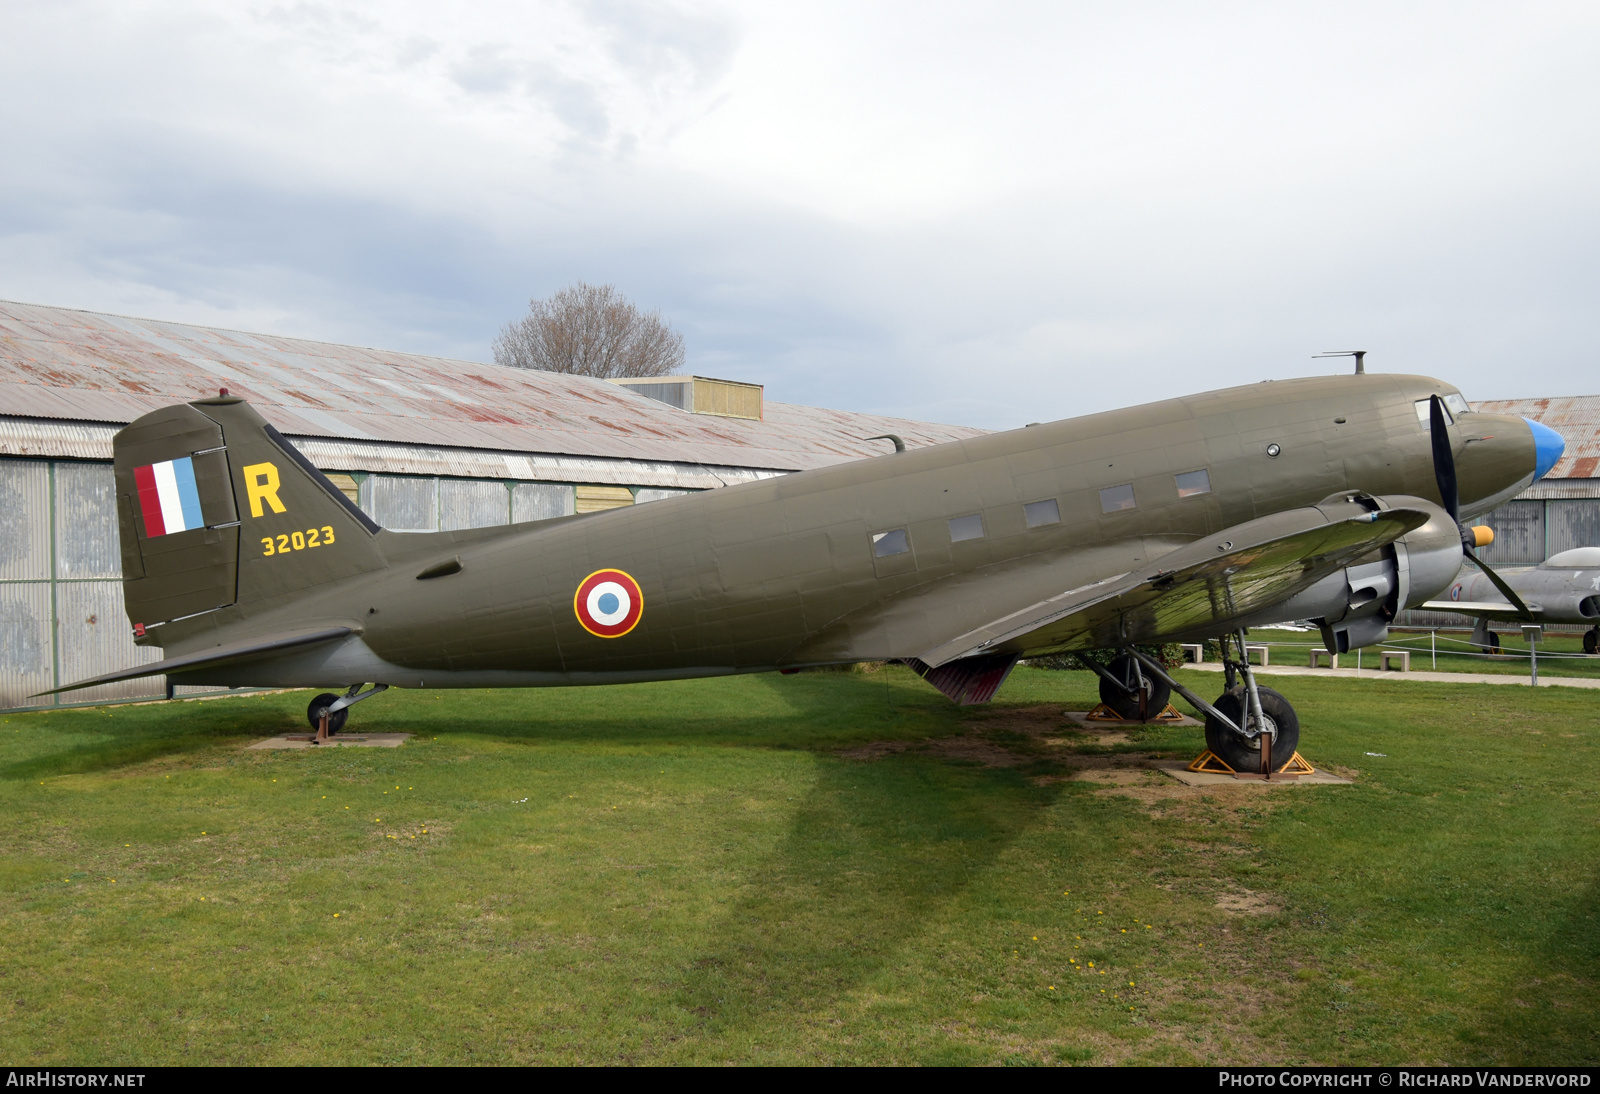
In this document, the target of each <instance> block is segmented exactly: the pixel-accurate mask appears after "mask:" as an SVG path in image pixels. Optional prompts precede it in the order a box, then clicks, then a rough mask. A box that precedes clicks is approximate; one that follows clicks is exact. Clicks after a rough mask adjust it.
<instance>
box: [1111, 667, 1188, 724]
mask: <svg viewBox="0 0 1600 1094" xmlns="http://www.w3.org/2000/svg"><path fill="white" fill-rule="evenodd" d="M1137 664H1138V662H1136V661H1135V660H1134V659H1133V658H1132V657H1131V656H1130V655H1128V654H1126V653H1124V654H1121V655H1120V656H1118V657H1117V658H1115V659H1114V660H1113V661H1112V662H1111V664H1109V665H1107V666H1106V671H1107V672H1109V673H1111V675H1112V676H1115V677H1116V678H1117V679H1118V680H1125V681H1127V683H1128V687H1129V688H1130V689H1132V688H1133V687H1134V686H1135V681H1137V680H1138V678H1139V676H1140V675H1143V677H1144V710H1145V714H1144V716H1145V719H1147V720H1148V719H1150V718H1154V717H1155V716H1156V715H1157V714H1160V713H1161V712H1162V711H1163V710H1166V709H1167V701H1168V700H1169V699H1171V698H1172V689H1171V688H1169V687H1168V686H1167V685H1166V684H1165V683H1163V682H1162V681H1160V680H1157V679H1156V678H1155V677H1154V676H1151V675H1150V673H1149V672H1148V671H1143V670H1141V671H1140V672H1138V673H1136V672H1135V671H1134V667H1135V666H1136V665H1137ZM1100 701H1101V702H1102V703H1104V704H1105V705H1106V706H1108V707H1110V708H1111V709H1112V710H1114V711H1116V712H1117V717H1119V718H1122V719H1123V720H1125V721H1129V722H1137V721H1139V720H1140V719H1139V694H1138V692H1136V691H1133V690H1129V691H1123V690H1122V689H1121V688H1119V687H1117V686H1116V685H1115V684H1113V683H1111V682H1110V681H1109V680H1107V679H1106V678H1105V677H1103V676H1102V677H1101V678H1100Z"/></svg>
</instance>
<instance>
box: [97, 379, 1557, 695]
mask: <svg viewBox="0 0 1600 1094" xmlns="http://www.w3.org/2000/svg"><path fill="white" fill-rule="evenodd" d="M1433 394H1440V395H1451V396H1456V399H1454V400H1452V401H1453V402H1454V403H1455V405H1457V406H1458V407H1459V406H1460V405H1461V404H1460V403H1459V396H1457V394H1456V392H1455V389H1454V388H1453V387H1451V386H1450V385H1447V384H1442V383H1440V382H1439V381H1437V380H1432V379H1428V378H1426V377H1415V376H1394V375H1381V374H1367V375H1355V376H1334V377H1319V378H1311V379H1300V380H1288V381H1275V382H1269V383H1261V384H1256V385H1251V386H1247V387H1238V388H1232V389H1228V390H1223V391H1215V392H1208V393H1205V394H1200V395H1193V396H1187V397H1183V398H1176V399H1168V400H1164V401H1162V402H1157V403H1151V404H1148V405H1145V406H1139V407H1133V408H1129V409H1125V410H1117V411H1111V412H1107V413H1101V414H1093V415H1088V416H1085V417H1081V418H1072V419H1066V420H1063V421H1057V422H1051V423H1048V424H1042V425H1036V426H1030V427H1027V428H1023V429H1016V430H1012V431H1009V432H1005V433H997V434H990V435H987V436H983V437H978V438H975V439H969V440H962V441H955V442H950V443H947V444H942V445H936V446H931V447H927V448H921V449H912V450H910V451H906V452H897V453H894V454H888V455H884V456H882V457H879V458H875V459H869V460H860V461H854V462H850V463H845V464H840V465H836V466H832V467H827V468H823V469H820V470H815V471H807V472H800V473H796V474H791V475H786V476H781V477H775V478H770V479H765V480H762V481H759V482H753V483H748V484H742V485H738V486H731V487H726V488H722V489H717V490H710V491H706V492H703V493H698V494H691V495H686V496H682V497H675V498H669V499H664V500H660V501H654V502H650V503H648V504H643V505H637V506H633V507H627V508H621V509H613V510H609V511H605V512H601V513H596V514H591V515H586V516H580V517H567V518H560V519H556V520H550V521H542V522H537V523H532V524H524V525H515V526H509V527H498V528H486V529H474V530H470V531H464V532H439V533H426V534H405V533H395V532H389V531H382V530H374V529H375V526H373V525H371V523H370V521H368V520H367V519H366V518H365V517H364V516H362V515H359V514H353V513H350V512H345V511H341V509H340V507H339V506H338V505H336V504H335V501H337V499H334V500H330V499H329V498H328V497H327V496H326V490H325V489H324V488H323V487H321V486H316V487H315V488H313V487H312V486H309V485H308V484H310V483H311V479H310V478H309V477H308V476H309V475H315V474H316V473H315V472H308V471H306V470H305V469H304V468H302V467H300V466H298V465H296V464H295V462H294V461H293V460H289V459H285V458H284V456H283V454H282V453H281V452H276V453H275V450H274V449H273V448H272V447H271V445H269V444H267V443H266V442H265V441H262V442H261V443H255V442H253V441H249V440H247V439H246V438H247V436H248V434H249V430H250V429H252V428H254V423H259V422H260V419H259V418H258V417H257V416H256V415H255V413H254V411H253V410H251V409H250V408H249V407H248V405H247V404H243V403H241V402H239V401H238V400H205V401H201V402H198V403H195V404H189V405H188V407H186V408H174V409H175V411H176V409H188V410H191V411H192V412H194V413H195V414H197V415H201V416H203V417H205V418H208V419H210V420H212V421H214V422H215V423H216V425H217V431H218V438H209V434H208V435H207V436H206V437H201V434H202V433H205V426H204V424H203V423H200V424H196V423H191V422H187V421H186V422H185V423H182V428H184V429H188V430H191V431H192V432H193V433H194V435H195V437H196V438H198V439H197V440H196V441H195V445H196V447H197V448H199V449H203V448H207V447H212V446H213V444H215V445H220V444H221V442H220V439H219V438H220V435H221V434H226V436H227V444H226V449H227V459H228V464H229V467H231V469H232V470H231V475H232V493H231V497H228V498H225V499H222V500H221V501H219V502H218V504H219V505H225V506H226V508H228V509H229V511H230V520H234V521H237V528H236V529H232V530H228V529H223V530H219V531H217V532H216V533H215V535H214V538H215V539H216V542H215V543H207V544H204V545H196V546H195V547H194V548H193V549H194V550H196V551H199V552H201V553H202V554H204V553H205V552H209V554H205V559H203V560H202V559H200V558H199V556H198V555H197V556H196V559H197V561H196V562H195V564H194V565H195V566H196V567H199V566H201V565H202V564H204V565H214V564H215V565H223V566H224V567H232V569H230V570H229V574H230V575H231V574H232V573H233V570H234V569H236V571H237V577H236V582H237V584H236V587H235V588H234V590H233V593H232V595H233V600H232V601H231V602H227V603H224V602H223V601H222V600H221V599H220V598H219V597H218V595H217V594H215V593H214V592H208V593H207V595H211V596H212V597H213V604H215V605H216V606H211V605H207V606H206V607H205V609H204V610H194V611H192V613H185V612H180V611H176V610H171V609H173V608H174V607H188V608H191V609H193V608H194V604H195V603H196V602H195V601H194V600H193V598H192V597H191V598H190V599H189V600H186V601H183V602H182V603H179V600H181V598H179V599H177V600H163V599H162V596H161V595H160V594H159V591H158V590H154V589H152V590H151V591H150V593H149V594H148V595H147V594H146V593H145V592H143V591H140V590H139V589H138V587H137V586H136V585H135V584H133V583H132V582H131V581H130V584H129V586H128V588H129V605H130V606H129V612H130V617H132V622H134V623H136V624H142V625H144V627H145V630H146V635H147V637H146V638H145V639H144V640H145V641H147V642H154V643H157V644H160V645H162V646H164V647H165V651H166V656H167V657H169V658H171V657H173V656H174V655H175V654H183V653H189V652H192V651H195V650H203V649H206V648H208V647H220V646H226V645H229V644H230V643H234V642H237V641H240V640H243V639H247V638H249V637H250V636H251V635H258V634H276V633H289V632H294V631H296V630H297V629H301V628H307V627H316V626H329V625H337V626H342V627H348V628H349V629H350V635H349V636H348V637H347V638H345V639H344V640H342V641H340V642H337V643H332V644H330V645H326V646H324V647H319V648H316V649H304V650H294V651H289V652H286V653H284V654H282V655H281V656H275V657H266V658H255V659H252V660H249V661H247V662H244V663H240V664H234V665H231V666H211V667H207V668H204V669H201V670H197V671H195V672H193V673H190V674H187V675H183V676H182V677H181V678H178V677H175V679H177V680H178V682H183V683H188V682H191V681H192V682H205V683H227V684H232V685H248V684H257V685H274V684H277V685H283V686H333V685H350V684H354V683H357V682H360V681H369V682H382V683H389V684H395V685H401V686H430V687H448V686H488V685H497V684H498V685H508V686H515V685H542V684H563V683H604V682H616V681H626V680H644V679H665V678H675V677H689V676H703V675H714V674H719V673H734V672H753V671H763V670H770V669H782V668H791V667H799V666H806V665H816V664H827V663H839V662H848V661H860V660H872V659H889V658H913V657H917V656H918V655H919V654H920V653H921V652H922V651H924V650H927V649H929V648H932V647H934V646H937V645H938V644H939V643H941V642H944V641H947V640H948V639H950V638H951V637H952V636H953V635H957V634H961V633H964V632H965V631H967V630H970V629H971V628H972V627H976V626H979V625H981V624H984V623H987V622H989V621H991V620H994V619H996V618H1000V617H1003V616H1005V615H1006V614H1007V613H1008V612H1014V611H1017V610H1019V609H1022V608H1024V607H1026V606H1027V605H1030V604H1034V603H1037V602H1039V601H1040V600H1043V599H1046V598H1048V597H1051V596H1053V595H1056V594H1059V593H1061V592H1062V591H1063V590H1067V589H1072V588H1076V587H1080V586H1083V585H1085V584H1086V583H1092V582H1094V581H1097V580H1100V579H1101V578H1104V577H1107V576H1109V575H1113V574H1122V573H1126V572H1128V571H1130V570H1133V569H1136V568H1137V567H1139V566H1142V565H1146V564H1148V563H1149V562H1150V561H1151V560H1153V559H1156V558H1158V557H1160V556H1161V555H1163V554H1166V553H1168V552H1171V551H1174V550H1177V549H1179V548H1181V547H1182V546H1183V545H1184V544H1186V543H1190V542H1192V541H1194V540H1195V539H1197V538H1198V537H1203V536H1207V535H1211V534H1214V533H1217V532H1219V531H1222V530H1224V529H1227V528H1230V527H1232V526H1234V525H1238V524H1241V523H1244V522H1247V521H1251V520H1254V519H1256V518H1259V517H1262V516H1264V515H1267V514H1271V513H1274V512H1278V511H1281V510H1285V509H1291V508H1295V507H1301V506H1308V505H1313V504H1315V503H1316V502H1318V501H1319V500H1322V499H1325V498H1328V497H1329V496H1330V495H1334V494H1337V493H1339V492H1341V491H1364V492H1366V493H1368V494H1372V495H1413V496H1416V497H1420V498H1423V499H1429V500H1432V501H1435V502H1437V501H1438V499H1439V492H1438V488H1437V487H1436V485H1435V474H1434V468H1433V465H1432V461H1431V457H1430V433H1429V429H1428V426H1427V424H1426V421H1425V415H1422V416H1419V414H1418V411H1417V404H1418V401H1419V400H1420V401H1424V402H1425V401H1426V400H1427V399H1428V397H1429V396H1430V395H1433ZM152 417H153V416H152ZM174 421H176V419H174ZM141 422H144V419H141ZM135 426H140V423H135ZM134 428H135V427H130V430H132V429H134ZM167 428H170V429H175V428H178V426H170V427H167ZM1449 430H1450V434H1451V441H1452V446H1453V448H1454V451H1455V452H1456V461H1457V470H1458V475H1459V482H1460V495H1461V499H1462V509H1463V513H1462V516H1463V517H1464V518H1468V517H1472V516H1476V515H1481V514H1483V513H1485V512H1487V511H1488V510H1489V509H1491V508H1493V507H1495V506H1496V505H1498V504H1500V503H1502V502H1503V501H1505V500H1507V499H1509V498H1510V497H1511V496H1513V495H1514V494H1515V493H1516V492H1517V491H1518V490H1520V489H1521V488H1523V487H1524V486H1526V485H1527V483H1528V482H1530V481H1531V480H1532V477H1533V473H1534V467H1535V452H1534V448H1535V445H1534V440H1533V438H1532V436H1531V435H1530V434H1529V432H1528V427H1527V426H1526V424H1525V423H1524V422H1522V421H1521V420H1520V419H1516V418H1507V417H1501V416H1495V415H1487V414H1472V413H1463V414H1459V415H1458V416H1457V417H1456V420H1455V421H1454V422H1453V424H1451V425H1450V426H1449ZM147 432H148V431H147ZM139 436H141V437H142V436H144V434H140V435H139ZM151 436H152V437H154V436H155V434H153V433H152V434H151ZM208 438H209V439H208ZM137 439H138V438H130V442H129V452H130V455H129V456H128V457H127V459H126V460H125V459H124V457H123V455H122V453H121V452H120V450H119V456H118V461H119V462H118V468H119V475H120V474H121V473H122V469H123V465H124V463H129V462H130V461H135V460H136V459H137V455H138V454H137V452H135V446H134V445H133V444H132V441H133V440H137ZM141 443H142V442H141ZM149 447H150V451H155V448H154V442H153V441H152V442H151V445H150V446H149ZM139 451H143V450H139ZM150 458H153V457H150ZM198 459H200V457H197V460H198ZM264 464H266V465H270V469H269V468H268V467H264V466H262V465H264ZM197 467H198V463H197ZM197 473H198V472H197ZM208 473H209V474H211V475H212V476H213V480H215V481H214V482H213V487H214V489H213V493H217V492H218V491H220V490H221V489H222V488H221V487H220V486H217V483H219V482H221V481H222V480H221V478H219V476H222V475H225V474H227V473H228V472H225V471H218V470H216V469H215V468H213V469H212V470H211V471H209V472H208ZM318 477H320V476H318ZM120 482H121V480H120V479H119V484H120ZM119 489H121V487H120V485H119ZM218 496H219V497H220V493H219V495H218ZM346 508H348V507H346ZM330 514H331V515H330ZM128 523H129V522H128V519H127V517H126V516H125V519H124V556H125V563H127V564H129V565H133V566H138V565H140V564H141V559H140V555H139V552H140V551H141V550H143V551H146V552H149V551H150V550H153V548H151V547H150V545H149V544H148V543H141V542H133V543H132V545H131V547H130V542H129V532H128ZM217 523H225V522H217ZM207 534H208V535H212V534H213V533H212V532H210V531H208V533H207ZM230 535H231V536H232V538H231V539H228V537H229V536H230ZM313 539H315V541H316V542H315V543H313V542H312V540H313ZM225 540H226V542H224V541H225ZM230 544H232V545H233V546H234V547H236V552H237V555H236V562H234V561H231V560H225V559H224V560H222V561H221V562H219V561H218V560H219V559H221V556H222V555H223V554H225V553H226V552H227V551H228V549H229V545H230ZM130 550H131V551H132V553H133V558H132V560H131V562H130V561H129V552H130ZM213 556H216V557H213ZM164 565H166V564H164ZM170 565H175V566H176V565H187V563H182V564H180V563H176V562H174V563H171V564H170ZM601 571H616V572H618V573H620V574H621V575H623V577H625V578H627V579H628V580H629V581H632V582H634V583H636V588H635V587H634V586H631V585H629V584H628V581H625V580H622V579H621V578H617V579H616V580H615V581H613V583H612V584H611V585H604V582H594V583H591V587H590V588H589V589H588V590H587V591H586V592H585V593H584V595H583V597H580V596H579V593H580V586H583V585H584V584H585V582H586V581H589V580H590V579H591V578H592V577H593V576H594V575H596V574H598V573H600V572H601ZM223 580H224V579H221V578H219V579H218V582H214V583H213V584H218V583H220V582H222V581H223ZM602 586H603V587H602ZM218 587H220V584H218ZM208 588H209V587H208ZM595 589H599V592H598V593H596V592H595ZM630 596H632V597H634V598H635V599H636V600H637V601H638V603H634V602H633V601H631V600H629V599H628V598H629V597H630ZM607 597H610V598H611V599H607ZM625 602H626V603H625ZM162 605H166V607H165V608H163V607H162ZM624 608H626V609H627V611H630V612H634V614H635V616H636V617H635V618H632V619H630V620H629V621H628V625H627V626H626V628H623V627H622V626H621V625H620V623H618V624H615V625H613V624H611V623H607V622H606V621H607V620H609V619H613V618H615V619H617V620H621V619H622V618H623V617H622V616H618V615H616V613H617V612H618V611H621V610H623V609H624ZM163 610H170V611H171V614H170V615H169V616H168V617H167V618H168V619H169V620H172V621H163V620H162V619H160V618H156V617H152V616H150V615H146V617H145V618H140V617H139V615H138V613H140V612H151V611H153V612H156V613H157V615H159V614H160V612H161V611H163ZM586 611H587V613H588V614H587V617H586V615H585V612H586ZM184 614H189V615H190V617H189V618H181V619H174V618H173V617H175V616H179V615H184ZM156 624H161V625H159V626H157V625H156ZM608 629H609V630H611V631H616V632H617V633H607V631H608Z"/></svg>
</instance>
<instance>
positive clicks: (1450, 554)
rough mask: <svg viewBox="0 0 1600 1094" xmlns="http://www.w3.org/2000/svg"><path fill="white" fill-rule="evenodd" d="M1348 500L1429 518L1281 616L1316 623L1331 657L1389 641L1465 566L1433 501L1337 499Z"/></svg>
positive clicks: (1456, 537)
mask: <svg viewBox="0 0 1600 1094" xmlns="http://www.w3.org/2000/svg"><path fill="white" fill-rule="evenodd" d="M1347 499H1348V500H1356V501H1360V502H1362V503H1363V504H1367V505H1369V506H1370V507H1371V508H1373V509H1422V510H1424V511H1426V512H1427V513H1428V514H1429V517H1428V522H1427V523H1426V524H1424V525H1422V526H1421V527H1420V528H1416V529H1413V530H1412V531H1410V532H1407V533H1406V534H1405V535H1403V536H1401V537H1400V538H1399V539H1397V540H1395V542H1393V543H1391V544H1390V545H1389V546H1387V547H1383V548H1380V549H1379V550H1377V551H1374V552H1373V553H1372V554H1370V555H1368V556H1366V557H1365V558H1362V559H1361V560H1360V561H1358V562H1355V563H1352V564H1351V565H1349V566H1346V567H1345V568H1344V569H1342V570H1339V571H1337V572H1335V573H1332V574H1329V575H1328V576H1327V577H1325V578H1323V579H1322V580H1321V581H1319V582H1317V583H1316V584H1315V585H1313V586H1311V588H1309V589H1306V590H1305V591H1304V592H1302V593H1299V594H1298V595H1296V596H1294V597H1292V598H1290V599H1289V600H1288V601H1286V602H1285V603H1284V604H1283V606H1282V607H1281V608H1280V609H1279V610H1278V611H1277V613H1276V614H1278V615H1279V617H1280V618H1283V619H1309V620H1311V621H1312V622H1313V623H1315V624H1317V626H1318V627H1320V628H1321V629H1322V641H1323V642H1324V644H1326V646H1327V648H1328V650H1329V652H1331V653H1348V652H1349V651H1350V650H1354V649H1359V648H1361V647H1362V646H1370V645H1373V644H1374V643H1377V642H1382V641H1383V640H1384V639H1385V638H1387V637H1388V636H1389V624H1390V623H1391V622H1393V620H1394V617H1395V615H1396V614H1397V613H1398V612H1400V611H1402V610H1403V609H1405V608H1410V607H1415V606H1416V605H1418V604H1421V603H1423V602H1424V601H1426V600H1432V599H1433V598H1434V597H1436V596H1438V595H1439V594H1440V593H1441V592H1443V591H1444V590H1445V589H1447V588H1449V586H1450V583H1451V582H1452V581H1454V580H1455V578H1456V574H1457V572H1459V571H1460V569H1461V562H1462V550H1461V532H1460V530H1459V529H1458V528H1457V526H1456V522H1455V521H1453V520H1451V519H1450V514H1448V513H1446V512H1445V511H1444V510H1443V509H1441V508H1439V507H1438V506H1437V505H1435V504H1433V503H1432V502H1430V501H1425V500H1423V499H1422V498H1414V497H1408V496H1406V495H1392V496H1389V497H1382V498H1373V497H1367V496H1364V495H1358V496H1356V497H1355V498H1353V499H1351V498H1350V496H1349V495H1343V494H1341V495H1339V496H1338V498H1337V500H1339V501H1345V500H1347ZM1329 500H1330V501H1331V500H1335V499H1329Z"/></svg>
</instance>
